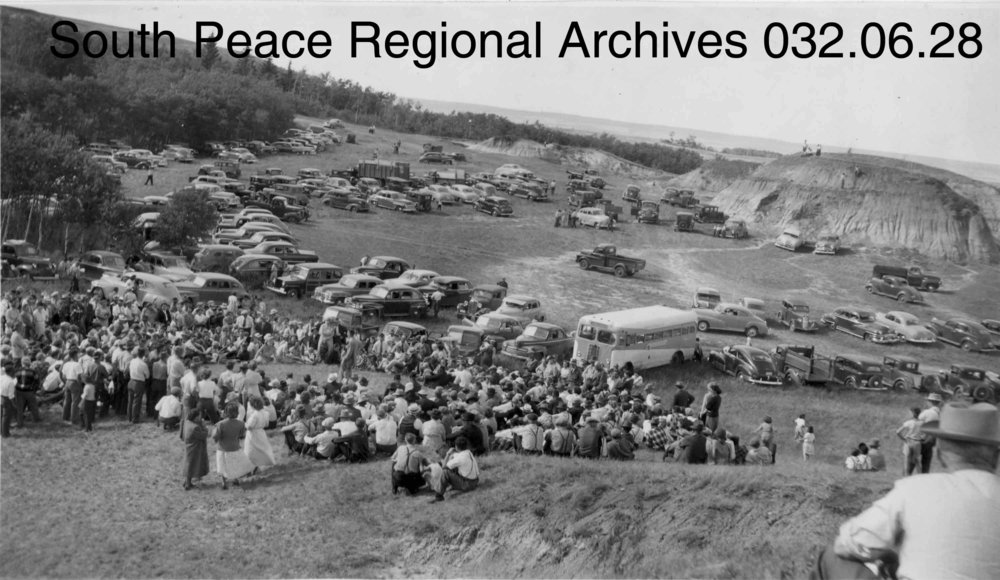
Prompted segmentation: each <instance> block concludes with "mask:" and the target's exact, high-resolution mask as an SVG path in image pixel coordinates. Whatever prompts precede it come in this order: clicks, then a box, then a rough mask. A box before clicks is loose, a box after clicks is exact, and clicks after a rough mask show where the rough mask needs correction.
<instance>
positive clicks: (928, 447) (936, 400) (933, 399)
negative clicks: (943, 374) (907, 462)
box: [917, 393, 944, 473]
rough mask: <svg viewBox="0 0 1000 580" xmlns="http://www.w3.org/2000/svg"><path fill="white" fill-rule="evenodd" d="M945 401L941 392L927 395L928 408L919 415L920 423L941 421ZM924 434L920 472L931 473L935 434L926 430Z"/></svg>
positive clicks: (921, 445)
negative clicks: (942, 405) (942, 406)
mask: <svg viewBox="0 0 1000 580" xmlns="http://www.w3.org/2000/svg"><path fill="white" fill-rule="evenodd" d="M943 402H944V400H943V399H942V398H941V395H940V393H931V394H929V395H927V408H926V409H924V410H923V411H922V412H921V413H920V416H919V417H917V420H918V421H920V424H921V425H926V424H927V423H930V422H931V421H939V420H940V419H941V404H942V403H943ZM923 436H924V437H923V441H922V442H921V443H920V473H930V472H931V459H932V458H933V457H934V444H935V442H936V440H935V438H934V435H933V434H928V432H927V431H926V430H924V433H923Z"/></svg>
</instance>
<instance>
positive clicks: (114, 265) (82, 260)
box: [73, 250, 125, 280]
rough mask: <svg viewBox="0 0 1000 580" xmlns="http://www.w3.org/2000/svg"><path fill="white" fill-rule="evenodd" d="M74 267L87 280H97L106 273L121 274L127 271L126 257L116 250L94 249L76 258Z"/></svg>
mask: <svg viewBox="0 0 1000 580" xmlns="http://www.w3.org/2000/svg"><path fill="white" fill-rule="evenodd" d="M73 268H74V269H75V270H76V272H77V275H79V276H80V277H81V278H84V279H86V280H97V279H98V278H100V277H101V276H103V275H105V274H121V273H122V272H124V271H125V258H123V257H122V255H121V254H118V253H115V252H106V251H103V250H94V251H92V252H86V253H85V254H83V255H82V256H80V257H79V258H77V259H76V261H75V262H74V263H73Z"/></svg>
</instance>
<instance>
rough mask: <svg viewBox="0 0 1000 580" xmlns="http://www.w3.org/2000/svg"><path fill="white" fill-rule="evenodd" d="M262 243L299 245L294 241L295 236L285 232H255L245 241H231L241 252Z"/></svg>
mask: <svg viewBox="0 0 1000 580" xmlns="http://www.w3.org/2000/svg"><path fill="white" fill-rule="evenodd" d="M264 242H288V243H289V244H292V245H294V246H298V245H299V241H298V240H297V239H295V236H293V235H290V234H286V233H285V232H256V233H255V234H254V235H252V236H250V237H249V238H246V239H245V240H233V245H234V246H236V247H237V248H240V249H241V250H249V249H250V248H253V247H255V246H259V245H260V244H263V243H264Z"/></svg>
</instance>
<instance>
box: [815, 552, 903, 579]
mask: <svg viewBox="0 0 1000 580" xmlns="http://www.w3.org/2000/svg"><path fill="white" fill-rule="evenodd" d="M896 564H897V563H894V562H881V563H880V566H879V567H880V569H881V570H883V572H884V574H885V575H884V577H886V578H895V577H896V574H895V568H896V567H897V565H896ZM879 578H880V576H879V575H877V574H875V573H873V572H872V571H871V569H869V568H868V567H867V566H865V565H864V564H862V563H861V562H858V561H856V560H848V559H847V558H841V557H840V556H838V555H837V554H835V553H834V551H833V547H832V546H831V547H828V548H826V549H824V550H823V551H822V552H820V554H819V557H818V558H816V565H815V566H814V567H813V569H812V571H811V573H810V574H809V580H879Z"/></svg>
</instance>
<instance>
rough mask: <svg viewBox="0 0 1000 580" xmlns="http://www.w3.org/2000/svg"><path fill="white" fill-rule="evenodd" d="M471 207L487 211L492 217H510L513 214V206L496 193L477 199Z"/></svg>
mask: <svg viewBox="0 0 1000 580" xmlns="http://www.w3.org/2000/svg"><path fill="white" fill-rule="evenodd" d="M472 207H473V209H475V210H476V211H481V212H483V213H488V214H490V215H492V216H494V217H510V216H512V215H514V208H513V207H511V205H510V202H509V201H507V200H506V199H505V198H502V197H500V196H496V195H490V196H487V197H484V198H482V199H479V200H478V201H476V202H475V203H474V204H473V206H472Z"/></svg>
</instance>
